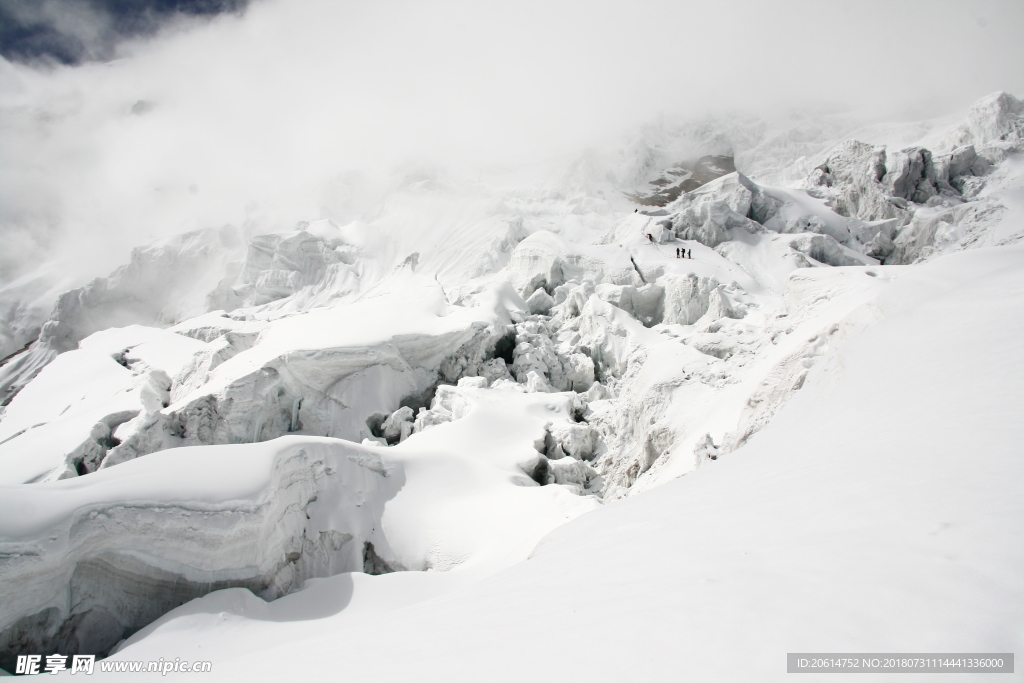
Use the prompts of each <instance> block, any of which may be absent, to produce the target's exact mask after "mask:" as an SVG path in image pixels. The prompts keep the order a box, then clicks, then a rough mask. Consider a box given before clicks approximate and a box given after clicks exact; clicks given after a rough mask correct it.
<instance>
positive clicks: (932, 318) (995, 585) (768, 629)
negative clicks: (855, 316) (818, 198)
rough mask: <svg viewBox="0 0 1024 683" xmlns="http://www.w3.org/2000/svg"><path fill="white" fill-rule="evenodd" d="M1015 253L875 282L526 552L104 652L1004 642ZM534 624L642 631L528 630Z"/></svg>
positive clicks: (441, 676)
mask: <svg viewBox="0 0 1024 683" xmlns="http://www.w3.org/2000/svg"><path fill="white" fill-rule="evenodd" d="M1022 260H1024V249H1021V248H1020V247H1015V248H1006V249H1002V250H976V251H973V252H966V253H961V254H957V255H954V256H948V257H943V258H941V259H937V260H935V261H933V262H931V263H929V264H927V265H925V266H922V267H920V269H919V270H916V271H914V272H907V273H905V274H904V275H902V276H901V278H900V279H899V280H898V281H896V282H894V283H893V285H892V286H890V287H888V288H886V289H885V290H884V291H883V292H881V293H879V295H878V296H877V297H876V298H875V299H874V300H873V302H872V303H871V307H873V308H876V309H877V310H878V311H880V312H881V315H882V316H883V319H882V320H880V321H879V322H877V323H876V324H875V325H873V326H871V327H870V328H868V329H866V330H864V331H862V332H860V333H858V334H856V335H854V336H852V337H851V338H849V339H847V340H846V342H845V343H844V344H843V346H842V347H841V348H840V349H839V350H837V351H836V352H834V353H832V354H830V355H829V357H828V359H827V360H826V361H824V362H823V363H821V364H819V365H818V366H817V367H816V368H815V370H814V371H813V376H812V378H811V379H809V381H808V382H807V384H806V385H805V387H804V389H802V390H801V392H800V393H798V394H797V395H796V396H795V397H794V398H793V399H792V401H791V402H790V403H789V404H788V405H787V406H786V407H785V408H783V409H782V411H780V414H779V415H778V417H777V418H776V420H775V421H774V422H773V423H772V424H771V425H770V426H769V427H767V428H766V429H765V430H763V431H762V432H761V433H760V434H759V435H758V436H757V437H756V438H755V439H753V440H751V442H750V443H749V444H748V446H747V447H746V448H744V449H742V450H739V451H736V452H735V453H734V454H733V455H732V457H730V458H726V459H721V460H718V461H716V462H713V463H708V464H707V465H706V466H704V467H702V468H701V469H699V470H698V471H697V472H696V473H694V474H692V475H690V476H687V477H684V478H682V479H679V480H677V481H673V482H670V483H667V484H665V485H663V486H661V487H659V488H657V489H655V490H653V491H650V492H648V493H645V494H644V495H642V496H637V497H634V498H631V499H629V500H627V501H624V502H622V503H618V504H616V505H614V506H607V507H605V508H603V509H601V510H598V511H595V512H593V513H591V514H589V515H586V516H584V517H582V518H580V519H578V520H576V521H574V522H571V523H569V524H566V525H565V526H562V527H561V528H559V529H558V530H557V531H555V532H554V533H552V534H551V535H549V536H548V537H547V538H546V539H545V540H544V541H543V542H542V543H541V544H540V545H539V546H538V548H537V549H536V550H535V551H534V552H533V554H532V556H531V557H530V559H529V560H528V561H526V562H524V563H520V564H517V565H515V566H514V567H512V568H509V569H506V570H504V571H502V572H500V573H498V574H496V575H493V576H490V577H489V578H486V579H482V580H476V579H475V578H474V579H468V578H467V579H466V580H465V581H463V582H461V584H460V585H459V586H458V587H457V588H452V587H451V586H450V585H444V586H442V585H440V584H441V579H442V577H444V578H443V581H445V582H446V581H448V580H449V578H450V576H445V575H438V576H437V577H436V578H437V579H439V581H438V585H435V586H432V587H431V588H432V590H431V589H428V588H427V587H426V585H425V584H426V583H427V581H426V580H425V579H427V578H428V577H430V578H435V577H431V575H427V577H424V582H423V583H424V585H422V586H420V587H419V588H420V592H418V593H416V595H415V596H414V597H412V598H410V597H409V593H406V592H405V591H403V587H400V586H396V587H395V591H396V592H398V591H402V594H401V598H399V597H395V596H390V597H385V596H384V595H383V594H380V595H377V594H375V591H376V589H377V586H372V584H374V583H381V584H382V583H383V582H384V581H394V580H396V579H397V577H396V576H393V575H391V576H388V577H376V578H369V577H368V578H366V579H363V578H361V577H359V576H358V575H354V576H353V579H352V580H354V581H355V583H354V585H353V588H354V591H353V596H358V595H359V594H360V590H361V589H362V588H363V586H362V585H360V583H359V581H365V582H367V584H368V585H367V588H366V593H367V595H366V597H367V598H368V599H378V600H380V601H381V603H383V604H382V605H381V608H380V611H379V612H378V613H373V612H372V611H369V612H363V611H360V612H358V618H355V615H353V618H351V619H350V620H348V621H344V620H342V619H339V617H342V616H343V615H345V614H346V612H345V611H342V612H339V613H338V614H337V615H335V616H332V617H326V618H321V619H317V620H314V621H311V622H307V623H308V626H306V627H305V628H304V629H302V630H300V628H302V627H300V626H297V625H295V624H291V625H289V628H290V629H292V633H288V632H287V631H285V630H283V629H281V630H279V629H278V626H277V624H276V623H274V622H273V621H271V620H270V619H268V618H267V617H265V616H263V614H262V613H260V612H259V611H258V610H263V609H266V610H270V609H273V608H275V607H276V605H277V604H281V608H280V609H282V610H284V609H286V608H285V606H284V604H282V603H284V600H282V601H280V602H279V603H275V604H272V605H269V606H267V608H263V606H262V605H258V604H257V605H254V606H249V605H244V604H243V605H238V604H237V602H235V604H229V603H228V597H229V596H228V595H223V597H220V598H218V599H217V600H214V599H213V596H211V597H209V598H206V599H204V601H205V602H204V601H199V602H197V603H193V604H192V605H189V606H188V607H186V608H182V609H181V610H179V614H180V616H177V617H174V618H168V617H165V618H164V620H162V623H161V625H160V626H159V627H158V628H156V629H154V630H153V632H152V633H151V634H149V635H147V636H146V637H145V638H142V639H138V640H136V641H135V643H134V644H131V645H129V646H128V647H126V648H124V649H122V650H121V651H120V652H119V653H118V654H117V655H116V657H117V658H125V659H147V658H155V657H157V656H162V657H164V658H165V659H166V658H168V657H182V658H187V659H190V660H192V659H200V658H203V657H209V656H216V660H215V661H216V663H215V665H214V666H215V670H216V671H217V675H218V678H219V679H223V680H250V679H251V678H252V677H260V678H262V677H273V676H278V675H299V676H306V677H322V676H328V675H331V672H333V671H336V670H337V666H338V661H339V660H341V661H343V662H344V669H345V672H346V676H348V677H351V678H353V679H355V680H369V679H373V680H381V681H391V680H394V681H399V680H408V679H409V678H411V677H412V678H416V679H417V680H425V681H430V680H473V679H479V678H486V679H487V680H495V681H505V680H507V681H513V680H523V679H524V678H528V677H530V678H534V677H540V678H543V679H550V680H556V679H573V680H575V679H583V678H585V679H587V680H596V681H601V680H608V681H617V680H624V679H634V678H635V679H641V680H675V679H676V678H677V677H678V676H679V675H685V676H687V677H693V678H695V679H698V680H704V679H708V680H712V679H713V680H723V681H729V680H737V681H740V680H751V679H757V680H783V679H785V677H786V675H787V674H785V653H786V652H794V651H810V652H815V651H820V652H831V651H837V650H841V651H850V652H893V651H916V652H945V651H950V652H954V651H983V652H1009V651H1013V650H1014V649H1015V648H1018V647H1019V645H1020V641H1019V625H1020V623H1021V622H1022V619H1024V608H1022V606H1024V584H1022V583H1021V581H1020V572H1019V568H1020V566H1021V563H1022V562H1024V552H1022V549H1024V524H1022V521H1021V520H1024V507H1022V506H1024V504H1022V501H1024V496H1022V495H1021V494H1022V491H1021V482H1022V481H1024V464H1022V462H1021V460H1020V458H1019V457H1017V450H1018V449H1017V445H1018V444H1019V443H1020V440H1021V439H1022V438H1024V431H1022V427H1021V422H1020V420H1018V419H1017V413H1018V412H1019V400H1018V397H1019V396H1020V395H1021V390H1022V389H1024V363H1022V362H1021V361H1020V359H1019V358H1018V355H1019V354H1017V353H1016V347H1017V340H1018V339H1019V336H1020V334H1021V333H1024V328H1022V323H1021V321H1022V320H1024V317H1022V316H1021V315H1020V313H1022V312H1024V269H1022V268H1021V265H1022ZM994 319H1000V320H1002V321H1003V322H1004V325H1002V326H1000V327H999V328H997V329H993V328H992V327H991V326H990V325H989V322H990V321H991V320H994ZM894 339H899V340H900V342H901V343H900V344H897V345H893V344H892V340H894ZM982 350H983V351H984V352H980V351H982ZM851 416H856V417H855V418H854V419H851ZM382 579H383V580H382ZM403 580H404V579H403ZM347 581H348V580H346V585H345V587H344V588H341V589H339V591H338V592H339V593H342V594H343V595H344V593H345V592H346V591H347V589H348V586H347ZM371 586H372V587H371ZM325 587H326V582H320V583H317V584H315V585H314V586H311V587H310V588H308V589H307V590H308V591H310V592H311V593H312V594H313V595H319V594H320V593H319V591H322V590H324V588H325ZM404 588H411V587H410V586H409V585H408V584H406V586H405V587H404ZM442 591H443V592H442ZM301 595H302V593H299V594H297V595H294V596H291V597H290V598H286V599H285V600H293V601H297V599H298V598H299V597H300V596H301ZM402 598H404V599H406V600H409V601H410V602H412V604H408V605H402V606H400V607H396V606H395V603H394V602H391V600H400V599H402ZM342 599H343V598H342ZM236 600H237V599H236ZM307 609H308V610H309V611H308V612H307V614H309V613H311V612H313V609H312V608H307ZM170 616H171V615H169V617H170ZM225 622H226V623H225ZM538 624H543V630H544V632H545V633H550V634H571V635H573V637H581V638H582V639H583V640H584V641H587V640H591V639H594V640H597V641H599V642H604V643H609V644H614V650H615V651H616V652H621V653H630V652H632V653H647V654H646V656H614V655H613V654H612V653H609V656H594V655H593V654H589V653H587V652H586V651H585V650H584V651H582V652H581V653H580V654H579V655H578V656H567V655H566V653H565V651H564V650H563V649H562V648H558V647H554V646H547V647H533V648H531V647H529V644H530V643H534V642H535V639H536V637H537V630H536V629H537V625H538ZM200 633H202V638H201V639H199V638H198V637H197V636H198V634H200ZM274 633H278V634H280V637H282V638H285V639H286V640H287V642H286V643H281V644H275V643H274V636H273V635H272V634H274ZM286 633H288V635H285V634H286ZM250 639H251V641H250ZM243 642H245V643H249V642H252V643H254V644H265V645H266V646H268V647H252V648H251V649H250V648H248V647H244V646H243V645H242V643H243ZM271 645H274V647H269V646H271ZM396 651H398V652H401V653H402V656H401V657H398V658H396V657H394V656H393V653H395V652H396ZM524 651H526V652H529V656H528V657H527V656H524ZM257 652H258V653H259V654H258V655H257V654H255V653H257ZM211 653H217V655H212V654H211ZM220 653H224V654H223V656H221V655H220ZM495 662H501V666H499V667H495V666H494V663H495ZM172 678H173V677H172ZM882 680H885V679H884V677H883V679H882Z"/></svg>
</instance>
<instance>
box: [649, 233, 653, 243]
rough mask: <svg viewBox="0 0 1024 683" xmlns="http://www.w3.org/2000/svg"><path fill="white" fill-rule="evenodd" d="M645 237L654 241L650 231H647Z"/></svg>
mask: <svg viewBox="0 0 1024 683" xmlns="http://www.w3.org/2000/svg"><path fill="white" fill-rule="evenodd" d="M647 239H649V240H650V241H652V242H653V241H654V235H652V234H651V233H647Z"/></svg>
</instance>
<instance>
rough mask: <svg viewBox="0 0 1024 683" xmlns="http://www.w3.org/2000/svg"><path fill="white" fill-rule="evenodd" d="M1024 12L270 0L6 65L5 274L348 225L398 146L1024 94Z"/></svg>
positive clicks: (508, 145) (958, 103) (523, 140)
mask: <svg viewBox="0 0 1024 683" xmlns="http://www.w3.org/2000/svg"><path fill="white" fill-rule="evenodd" d="M63 6H64V7H65V8H67V7H69V6H70V5H68V4H65V5H63ZM979 19H984V21H983V22H979V21H978V20H979ZM61 20H62V21H65V20H68V21H69V19H68V17H64V18H63V19H61ZM54 21H56V20H54ZM1021 28H1024V6H1022V5H1021V4H1020V3H1017V2H1013V1H1012V0H1010V1H1005V2H999V1H995V0H991V1H981V2H975V3H967V4H965V3H959V2H952V1H941V2H940V1H933V2H902V3H894V2H875V1H873V0H868V1H865V2H858V3H822V2H797V1H789V2H781V3H764V2H756V1H752V0H751V1H744V2H738V1H737V2H706V1H705V2H678V1H676V2H659V1H656V0H639V1H636V2H604V3H602V2H597V1H596V0H593V1H590V2H576V1H566V2H529V1H527V2H515V3H484V2H450V1H446V0H440V1H438V2H430V3H423V2H388V1H383V2H375V3H364V2H354V1H349V2H346V1H338V0H263V1H256V2H253V3H251V4H250V6H249V7H248V9H247V11H246V12H245V13H244V14H243V15H238V14H224V15H219V16H216V17H215V18H212V19H209V20H204V21H201V22H197V21H192V22H186V23H184V24H182V23H173V22H172V23H171V24H169V25H166V26H164V27H163V28H162V29H161V31H160V32H158V33H157V34H156V35H155V36H143V37H137V38H135V39H132V40H128V41H127V42H121V43H118V47H117V48H116V49H117V56H118V58H117V59H116V60H114V61H111V62H107V63H83V64H81V65H78V66H56V67H54V66H38V65H35V66H33V65H23V64H16V63H11V62H2V63H0V239H3V240H4V242H5V243H6V244H12V245H14V244H17V245H18V248H17V250H16V254H15V255H13V256H12V253H14V252H11V251H7V252H6V253H5V254H4V256H3V257H0V270H2V271H3V272H2V274H0V281H5V280H8V279H9V278H10V277H11V276H13V275H14V274H16V273H17V272H19V271H20V270H23V269H24V267H25V265H24V264H28V263H33V262H35V260H38V258H40V256H39V255H40V254H45V255H46V256H48V257H49V256H59V255H61V254H69V255H71V256H72V257H73V258H74V259H77V260H79V261H80V262H83V263H88V264H89V267H90V268H93V269H99V270H98V271H97V272H103V269H108V268H109V267H112V266H113V265H116V264H117V263H118V262H120V261H121V260H123V258H124V257H125V255H126V254H127V250H128V248H130V246H132V245H134V244H138V243H141V242H143V241H146V240H148V239H152V238H154V237H156V236H160V235H165V234H170V233H174V232H178V231H181V230H185V229H190V228H195V227H203V226H207V225H220V224H223V223H234V224H243V223H245V222H246V221H249V222H250V223H252V224H254V225H258V226H263V227H267V228H272V227H274V226H277V227H284V226H288V225H294V223H295V222H296V221H298V220H302V219H310V218H318V217H321V216H330V217H333V218H335V219H336V220H345V219H346V218H352V217H354V216H356V215H358V214H359V213H360V212H362V211H365V210H366V209H367V207H368V206H370V205H371V204H372V199H373V196H375V195H374V193H373V192H372V191H370V190H368V189H367V188H372V187H373V186H374V185H373V183H372V182H370V181H369V180H367V179H372V178H374V177H377V176H380V175H382V174H386V172H387V171H388V169H391V168H393V167H394V166H395V165H397V164H401V163H404V162H407V161H410V160H413V161H416V162H419V163H423V164H436V165H440V166H450V167H457V168H473V167H480V166H490V165H500V164H521V163H526V162H532V161H534V160H537V159H543V158H550V157H553V156H558V155H560V154H565V153H568V152H570V151H572V150H576V149H581V148H583V147H585V146H587V145H589V144H592V143H593V142H594V141H595V140H601V139H605V138H606V137H607V136H609V135H612V134H615V133H617V132H619V131H622V130H626V129H628V128H629V127H630V126H635V125H638V124H639V123H641V122H643V121H646V120H649V119H651V118H652V117H654V116H656V115H658V114H659V113H660V112H681V113H683V114H692V115H700V114H704V113H706V112H708V111H718V110H723V109H729V108H743V109H746V110H750V111H754V112H757V111H759V110H762V109H765V108H769V107H777V106H780V105H784V106H797V107H799V106H805V105H810V104H821V103H827V104H830V105H832V106H837V107H842V106H847V107H857V108H860V109H865V108H871V109H874V110H875V111H876V112H878V114H879V115H882V114H885V115H899V116H910V115H913V116H922V115H933V114H936V113H942V112H945V111H949V110H952V109H956V108H962V107H964V106H966V105H967V104H969V103H970V102H971V101H973V100H974V99H976V98H977V97H980V96H982V95H985V94H987V93H988V92H991V91H994V90H997V89H1006V90H1010V91H1015V92H1016V93H1017V94H1021V93H1022V92H1024V74H1022V73H1021V70H1020V68H1019V65H1020V64H1021V63H1024V48H1022V47H1021V43H1020V41H1018V40H1017V39H1016V35H1017V34H1018V33H1019V31H1020V29H1021ZM103 30H105V29H103V26H102V25H99V24H97V25H95V26H93V27H92V28H83V29H82V31H80V34H81V35H86V34H88V32H89V31H95V32H98V33H102V31H103Z"/></svg>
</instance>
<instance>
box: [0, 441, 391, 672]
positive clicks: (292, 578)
mask: <svg viewBox="0 0 1024 683" xmlns="http://www.w3.org/2000/svg"><path fill="white" fill-rule="evenodd" d="M196 472H203V476H201V477H199V476H196V475H195V474H194V473H196ZM402 481H403V477H402V474H401V472H400V471H396V470H394V468H392V471H391V472H389V471H388V470H386V469H385V468H384V465H383V463H382V462H381V460H380V458H379V457H378V456H377V455H375V454H374V453H373V452H372V450H367V449H365V448H361V447H359V446H356V445H354V444H346V443H345V442H341V441H336V440H327V439H316V438H309V437H306V438H300V437H291V438H289V439H282V440H278V441H275V442H274V443H272V444H261V445H257V446H223V447H218V448H202V449H179V450H176V451H173V452H166V453H162V454H159V455H154V456H152V459H150V461H149V462H147V463H143V462H138V463H128V464H125V465H124V466H122V467H118V468H114V469H111V470H108V471H103V472H100V473H97V474H94V475H90V476H89V477H87V478H81V479H74V480H70V481H62V482H52V483H50V484H40V485H35V486H31V487H8V488H5V489H4V490H3V496H2V498H3V503H2V505H3V507H4V509H5V510H7V512H6V513H5V514H4V515H2V517H0V539H2V541H0V573H2V574H3V577H4V580H3V581H2V582H0V601H2V602H3V604H4V609H3V611H2V613H0V666H3V667H5V668H9V667H11V664H12V663H13V660H14V659H15V658H16V657H17V655H20V654H34V653H39V652H60V653H62V654H75V653H91V654H99V655H105V654H106V653H107V652H108V651H109V650H110V648H111V647H113V646H114V645H115V644H116V643H117V642H118V641H120V640H122V639H123V638H125V637H127V636H129V635H131V634H132V633H133V632H134V631H136V630H138V629H139V628H141V627H142V626H145V625H146V624H148V623H149V622H151V621H152V620H153V619H155V618H156V617H158V616H160V615H161V614H163V613H165V612H166V611H168V610H169V609H172V608H174V607H176V606H178V605H180V604H182V603H184V602H187V601H188V600H191V599H192V598H195V597H198V596H200V595H204V594H206V593H208V592H210V591H211V590H216V589H218V588H224V587H229V586H242V587H246V588H248V589H250V590H251V591H253V592H254V593H256V594H257V595H260V596H262V597H263V598H265V599H268V600H269V599H274V598H276V597H278V596H280V595H283V594H285V593H288V592H290V591H291V590H292V589H293V588H295V587H296V586H299V585H301V584H302V583H303V581H305V580H306V579H308V578H312V577H321V576H330V575H333V574H337V573H338V572H343V571H359V570H362V569H363V554H364V547H365V545H366V544H368V543H372V544H373V548H374V549H375V550H374V552H375V553H376V554H378V555H382V556H383V557H384V558H385V560H388V559H391V554H390V550H389V546H388V541H387V539H386V537H385V536H384V534H383V532H382V530H381V524H380V519H381V515H382V514H383V508H384V504H385V502H386V501H387V500H388V499H389V498H391V497H392V496H393V495H394V492H395V491H397V490H398V489H399V488H400V487H401V485H402ZM30 508H31V509H36V510H38V512H37V513H36V514H30V515H21V514H14V511H15V510H18V509H22V510H26V509H30ZM11 670H13V668H12V669H11Z"/></svg>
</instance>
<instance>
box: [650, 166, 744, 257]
mask: <svg viewBox="0 0 1024 683" xmlns="http://www.w3.org/2000/svg"><path fill="white" fill-rule="evenodd" d="M751 199H752V194H751V192H750V190H749V189H748V188H747V187H746V186H745V185H744V183H743V182H741V180H740V175H739V174H738V173H730V174H728V175H725V176H722V177H721V178H718V179H717V180H714V181H712V182H710V183H708V184H706V185H703V186H701V187H700V188H698V189H696V190H694V191H692V192H687V193H685V194H683V195H682V196H680V197H679V199H677V200H676V201H674V202H672V203H671V204H669V205H668V206H667V207H666V210H667V211H668V212H669V214H670V218H669V221H670V224H671V227H672V230H673V231H674V232H675V234H676V236H677V237H679V238H680V239H683V240H696V241H697V242H700V243H701V244H704V245H706V246H708V247H716V246H718V245H719V244H721V243H722V242H727V241H728V240H730V239H732V235H731V233H730V230H732V229H734V228H743V229H746V230H748V231H750V232H755V231H757V230H758V227H757V224H756V223H754V222H753V221H751V220H750V219H749V218H747V214H748V213H749V212H750V202H751Z"/></svg>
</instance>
